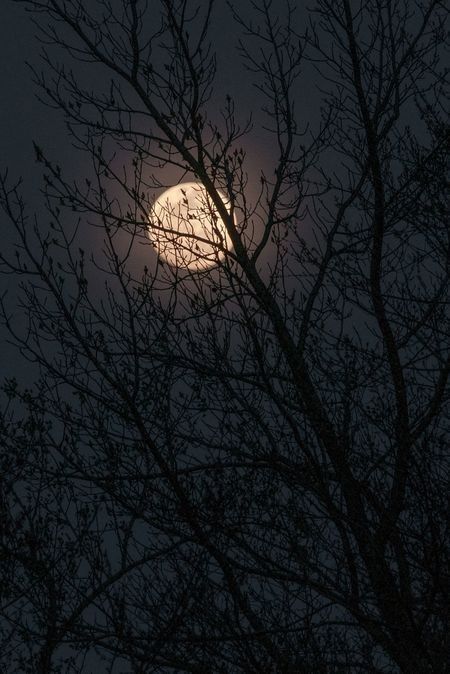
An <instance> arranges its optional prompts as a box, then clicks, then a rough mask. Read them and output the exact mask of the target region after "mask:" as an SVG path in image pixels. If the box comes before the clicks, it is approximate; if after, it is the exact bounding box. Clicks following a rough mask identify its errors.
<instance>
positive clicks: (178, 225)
mask: <svg viewBox="0 0 450 674" xmlns="http://www.w3.org/2000/svg"><path fill="white" fill-rule="evenodd" d="M219 196H220V197H221V199H222V200H223V203H224V205H225V206H228V205H229V200H228V199H227V198H226V197H225V195H224V194H223V193H220V192H219ZM149 236H150V238H151V240H152V241H153V242H154V244H155V246H156V249H157V251H158V255H160V256H161V257H162V258H163V260H165V261H166V262H168V263H169V264H170V265H172V266H174V267H184V268H189V269H192V270H200V269H207V268H209V267H212V266H213V265H215V264H217V263H218V262H219V260H220V259H222V258H223V257H224V254H225V253H224V251H225V250H230V249H231V245H232V244H231V239H230V237H229V235H228V233H227V231H226V227H225V224H224V222H223V220H222V219H221V217H220V216H219V213H218V211H217V209H216V207H215V206H214V204H213V203H212V200H211V198H210V197H209V195H208V193H207V191H206V189H205V188H204V187H203V185H201V184H200V183H182V184H181V185H176V186H175V187H171V188H170V189H168V190H166V191H165V192H164V193H163V194H162V195H161V196H160V197H159V198H158V199H157V200H156V201H155V203H154V204H153V207H152V210H151V212H150V227H149Z"/></svg>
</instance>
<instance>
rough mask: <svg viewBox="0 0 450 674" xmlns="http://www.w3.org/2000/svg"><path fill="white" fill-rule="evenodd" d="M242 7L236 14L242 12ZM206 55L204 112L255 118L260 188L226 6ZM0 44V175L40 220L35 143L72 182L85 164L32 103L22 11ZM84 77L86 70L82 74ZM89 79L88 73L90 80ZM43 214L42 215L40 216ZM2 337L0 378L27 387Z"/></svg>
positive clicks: (7, 239) (263, 158)
mask: <svg viewBox="0 0 450 674" xmlns="http://www.w3.org/2000/svg"><path fill="white" fill-rule="evenodd" d="M245 6H246V4H245V3H241V5H240V10H241V11H243V12H245ZM210 35H211V43H212V48H213V50H215V51H216V52H217V55H218V72H217V78H216V83H215V87H216V88H215V94H214V97H213V98H212V100H211V101H210V104H209V112H210V113H211V116H214V115H215V114H216V113H217V111H218V110H219V108H220V106H221V105H222V104H223V102H224V100H225V96H226V94H228V93H230V94H231V95H232V96H233V97H234V98H235V100H236V112H237V118H238V120H239V121H240V122H241V123H242V124H244V123H245V121H246V119H247V117H248V114H249V112H250V110H255V112H256V116H255V117H254V130H253V132H252V135H251V137H250V138H248V139H247V140H246V141H245V149H246V151H247V170H248V171H249V173H250V174H252V177H253V179H254V181H253V184H254V185H257V184H258V182H259V171H260V170H261V168H263V169H264V170H265V171H266V172H267V173H269V172H271V171H272V170H273V167H272V159H274V158H275V157H274V152H273V148H271V147H270V144H269V139H268V138H267V135H266V134H264V133H263V132H261V130H260V128H259V126H260V122H261V121H262V119H261V117H259V118H258V116H257V115H258V114H261V113H258V105H255V103H257V102H258V101H257V97H258V92H257V91H256V90H255V88H254V87H253V86H252V77H253V76H252V75H251V74H248V73H246V72H245V70H244V69H243V67H242V63H241V58H240V56H239V54H238V51H237V48H236V45H237V40H238V36H239V29H238V27H237V26H236V24H235V23H234V22H233V20H232V18H231V16H230V12H229V10H228V9H227V8H226V4H225V3H222V2H219V3H217V6H216V9H215V13H214V14H213V20H212V25H211V32H210ZM0 44H1V48H2V57H3V58H2V67H1V69H0V78H1V91H2V92H3V95H2V104H1V106H0V170H1V171H2V172H3V171H4V170H5V169H6V167H8V170H9V176H10V179H17V178H19V177H22V178H23V194H24V198H25V201H26V203H27V205H28V206H29V207H30V213H32V211H33V209H36V210H37V211H38V212H39V207H40V197H39V188H40V176H41V171H40V166H39V165H37V164H36V163H35V157H34V151H33V144H32V143H33V141H36V142H37V143H38V145H39V146H41V147H42V148H44V150H45V152H46V153H47V154H48V156H49V157H50V158H51V159H53V160H54V161H55V162H58V163H62V164H63V165H64V164H65V165H66V166H68V168H69V169H70V170H71V172H72V174H73V176H74V177H76V175H77V174H79V173H80V172H81V173H82V172H83V171H84V169H85V167H84V166H83V162H84V161H85V159H83V158H82V157H80V155H79V154H77V153H76V152H74V151H72V150H71V148H70V145H68V142H67V132H66V129H65V126H64V122H63V119H62V115H61V113H60V112H59V111H55V110H52V109H50V108H48V107H46V106H44V105H43V103H42V102H40V101H38V100H37V97H36V94H37V92H38V89H37V86H36V85H35V84H34V83H33V81H32V80H33V74H32V72H31V70H30V68H29V67H27V65H26V62H28V63H30V64H31V65H32V66H33V67H35V68H37V69H38V70H39V69H40V67H41V62H40V57H39V51H40V47H39V45H38V43H37V40H36V27H35V26H34V24H33V22H32V15H31V14H30V13H28V12H26V11H25V10H24V7H23V5H21V4H19V5H18V4H16V3H14V2H11V1H9V0H3V1H2V2H1V6H0ZM86 68H87V69H89V65H87V66H86ZM88 72H89V71H86V74H88ZM311 101H312V98H311V92H310V91H308V95H307V96H302V97H301V104H302V106H305V116H308V115H309V112H310V111H309V110H307V105H311ZM41 213H42V210H41ZM0 218H1V219H0V232H1V245H2V249H3V250H7V251H11V250H12V242H13V240H14V237H13V234H12V232H11V226H10V224H9V223H8V222H7V221H6V220H5V218H4V216H3V215H1V216H0ZM16 288H17V279H16V278H14V277H12V276H3V275H0V292H1V293H2V294H3V293H4V292H5V290H8V306H10V307H11V308H14V311H15V319H16V320H20V311H19V312H18V310H17V301H16ZM6 340H7V337H6V334H5V331H4V330H3V329H2V328H0V348H1V351H0V353H1V358H0V376H2V378H3V376H5V375H6V376H10V375H12V374H13V373H14V374H15V375H17V376H18V377H19V378H22V376H23V377H24V378H25V381H27V380H29V379H30V372H31V370H30V368H29V365H28V364H27V363H25V361H24V360H23V359H22V357H21V356H20V355H19V354H18V353H17V350H15V349H13V348H12V347H11V346H10V345H8V344H7V341H6Z"/></svg>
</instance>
